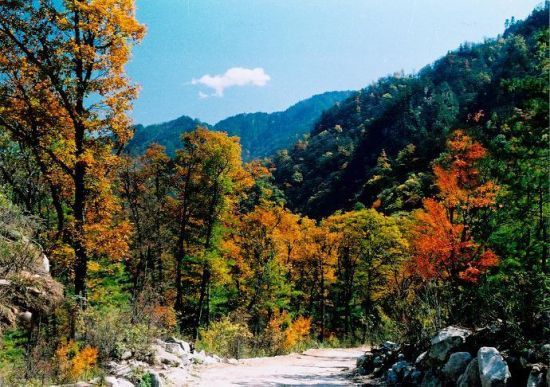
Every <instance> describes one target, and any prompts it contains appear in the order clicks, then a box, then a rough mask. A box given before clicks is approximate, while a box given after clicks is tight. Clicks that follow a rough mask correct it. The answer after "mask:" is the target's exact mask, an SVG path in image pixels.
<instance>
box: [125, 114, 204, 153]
mask: <svg viewBox="0 0 550 387" xmlns="http://www.w3.org/2000/svg"><path fill="white" fill-rule="evenodd" d="M199 125H200V126H205V127H208V128H209V127H210V125H208V124H206V123H204V122H201V121H199V120H197V119H193V118H191V117H187V116H181V117H179V118H177V119H175V120H173V121H168V122H164V123H162V124H155V125H149V126H143V125H136V127H135V133H134V137H133V138H132V140H130V142H129V143H128V146H127V148H126V149H127V151H128V152H129V153H130V154H133V155H139V154H142V153H144V152H145V150H146V149H147V148H148V147H149V145H151V144H152V143H157V144H161V145H163V146H165V147H166V152H167V153H168V154H169V155H172V156H173V155H174V153H175V151H176V149H178V148H180V147H181V141H180V136H181V134H182V133H183V132H190V131H192V130H193V129H195V128H196V127H197V126H199Z"/></svg>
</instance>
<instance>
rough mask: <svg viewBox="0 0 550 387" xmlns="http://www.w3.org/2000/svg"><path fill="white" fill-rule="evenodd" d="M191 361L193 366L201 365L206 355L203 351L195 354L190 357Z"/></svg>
mask: <svg viewBox="0 0 550 387" xmlns="http://www.w3.org/2000/svg"><path fill="white" fill-rule="evenodd" d="M191 361H192V362H193V363H195V364H203V363H204V362H205V361H206V353H204V351H200V352H195V353H194V354H192V355H191Z"/></svg>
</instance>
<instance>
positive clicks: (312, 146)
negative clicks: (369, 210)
mask: <svg viewBox="0 0 550 387" xmlns="http://www.w3.org/2000/svg"><path fill="white" fill-rule="evenodd" d="M507 24H508V25H507V29H506V31H505V33H504V34H503V35H502V36H499V37H497V38H495V39H490V40H486V41H485V42H483V43H481V44H470V43H464V44H462V45H461V46H460V47H459V48H458V49H457V50H454V51H451V52H449V53H448V54H447V55H445V56H444V57H442V58H441V59H439V60H437V61H436V62H434V63H433V64H431V65H428V66H426V67H425V68H423V69H422V70H420V71H419V72H418V73H417V74H413V75H404V74H395V75H393V76H388V77H386V78H382V79H380V80H378V81H377V82H375V83H373V84H372V85H370V86H368V87H366V88H364V89H362V90H361V91H360V92H359V93H358V94H356V95H354V96H352V97H350V98H348V99H347V100H346V101H344V102H342V103H341V104H339V105H338V106H335V107H333V108H332V109H330V110H328V111H326V112H325V113H323V116H322V118H321V120H320V121H319V122H318V123H317V125H316V126H315V128H314V130H313V131H312V132H311V134H310V135H309V136H307V137H306V138H305V139H303V140H301V141H298V142H297V143H296V144H295V145H294V147H292V148H290V149H289V150H285V151H282V152H280V153H279V154H278V156H277V157H276V158H275V160H274V167H275V168H274V170H275V173H274V174H275V177H276V182H277V184H278V185H279V186H280V187H281V188H282V189H283V190H284V192H285V194H286V196H287V198H288V205H289V206H290V208H292V209H294V210H298V211H300V212H302V213H305V214H308V215H311V216H315V217H319V216H326V215H328V214H330V213H332V212H333V211H335V210H337V209H349V208H353V206H354V205H356V203H361V204H363V205H365V206H367V207H370V206H371V205H372V204H373V203H374V202H377V205H381V206H382V209H384V210H386V211H388V212H394V211H398V210H410V209H412V208H416V207H418V206H419V205H420V204H421V198H422V197H423V196H425V195H426V194H429V193H430V186H431V182H432V178H431V175H430V174H429V170H430V164H431V162H432V161H433V160H434V158H436V157H437V156H438V155H439V154H440V152H441V151H442V150H443V148H444V145H445V139H446V138H447V135H448V133H449V131H450V130H451V129H455V128H457V127H463V128H472V127H475V128H477V131H478V132H479V136H480V138H482V139H483V140H484V142H485V143H489V142H490V141H494V140H495V136H498V137H502V136H505V135H506V133H505V128H503V127H501V126H500V125H499V124H497V123H498V122H500V121H501V120H502V119H503V118H504V117H507V116H510V115H511V114H513V112H514V111H515V109H516V108H517V104H518V103H520V102H525V97H526V93H525V91H524V90H522V89H521V88H519V87H518V86H517V82H523V81H525V80H526V79H529V77H532V76H536V75H537V74H540V72H541V69H540V60H541V58H540V55H541V54H540V50H541V48H540V46H541V44H542V43H541V39H543V38H544V35H543V34H544V33H543V32H541V28H543V27H545V26H546V25H547V17H546V13H545V12H544V11H542V10H539V11H538V12H534V13H533V14H532V15H531V16H530V17H529V18H528V19H527V20H526V21H524V22H515V23H514V22H513V23H507ZM537 61H539V62H537ZM516 78H517V79H516ZM518 79H519V80H518ZM525 82H529V81H525ZM377 199H379V201H378V200H377Z"/></svg>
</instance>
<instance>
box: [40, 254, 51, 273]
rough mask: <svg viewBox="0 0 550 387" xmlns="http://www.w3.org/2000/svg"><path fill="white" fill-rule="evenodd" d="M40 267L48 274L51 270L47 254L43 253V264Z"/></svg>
mask: <svg viewBox="0 0 550 387" xmlns="http://www.w3.org/2000/svg"><path fill="white" fill-rule="evenodd" d="M40 269H42V271H43V272H44V274H48V273H49V272H50V260H49V259H48V257H46V254H42V265H41V267H40Z"/></svg>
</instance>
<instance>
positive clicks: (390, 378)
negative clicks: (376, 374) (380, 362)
mask: <svg viewBox="0 0 550 387" xmlns="http://www.w3.org/2000/svg"><path fill="white" fill-rule="evenodd" d="M398 382H399V378H398V376H397V373H396V372H395V371H394V370H393V369H390V370H388V372H386V383H387V384H388V385H390V386H395V385H396V384H397V383H398Z"/></svg>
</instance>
